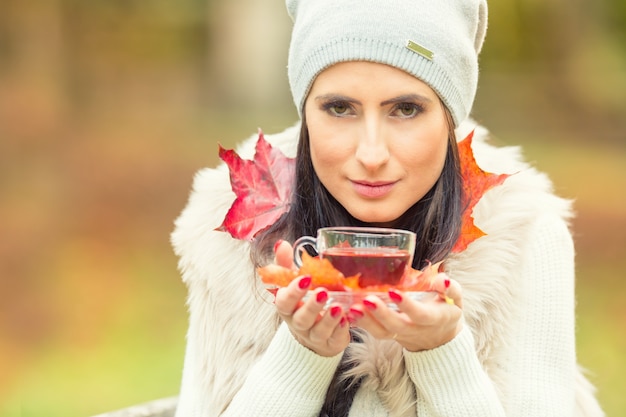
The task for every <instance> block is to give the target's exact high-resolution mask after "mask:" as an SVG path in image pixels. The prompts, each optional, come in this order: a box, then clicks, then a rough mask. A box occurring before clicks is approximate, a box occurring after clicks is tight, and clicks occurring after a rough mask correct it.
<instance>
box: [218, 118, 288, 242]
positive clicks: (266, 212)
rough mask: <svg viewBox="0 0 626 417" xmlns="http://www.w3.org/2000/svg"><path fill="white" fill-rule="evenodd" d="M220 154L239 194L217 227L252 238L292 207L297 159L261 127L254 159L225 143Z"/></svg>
mask: <svg viewBox="0 0 626 417" xmlns="http://www.w3.org/2000/svg"><path fill="white" fill-rule="evenodd" d="M219 157H220V159H222V160H223V161H224V162H225V163H226V165H228V169H229V171H230V183H231V186H232V189H233V192H234V193H235V195H236V196H237V198H236V199H235V202H234V203H233V205H232V206H231V207H230V210H228V213H226V217H225V218H224V221H223V222H222V224H221V225H220V227H218V228H217V229H216V230H220V231H226V232H228V233H230V234H231V236H232V237H234V238H236V239H242V240H252V239H253V238H254V236H256V234H257V233H259V232H260V231H262V230H264V229H265V228H267V227H269V226H271V225H272V224H274V223H275V222H276V221H277V220H278V219H279V218H280V216H282V215H283V213H285V212H286V211H287V210H288V209H289V202H290V197H291V192H292V188H293V179H294V168H295V159H294V158H288V157H286V156H285V155H284V154H283V153H282V152H281V151H280V150H279V149H278V148H273V147H272V145H270V143H269V142H267V141H266V140H265V138H264V137H263V132H261V130H259V139H258V140H257V143H256V148H255V154H254V159H253V160H244V159H241V158H240V157H239V155H238V154H237V152H235V151H234V150H227V149H224V148H222V146H221V145H220V147H219Z"/></svg>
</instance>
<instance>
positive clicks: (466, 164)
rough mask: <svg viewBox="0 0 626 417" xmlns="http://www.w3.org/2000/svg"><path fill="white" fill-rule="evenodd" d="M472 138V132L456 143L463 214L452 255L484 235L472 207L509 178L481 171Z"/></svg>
mask: <svg viewBox="0 0 626 417" xmlns="http://www.w3.org/2000/svg"><path fill="white" fill-rule="evenodd" d="M473 137H474V131H472V132H471V133H470V134H469V135H467V137H466V138H465V139H463V140H462V141H461V142H459V143H458V148H459V158H460V162H461V175H462V176H463V193H464V196H465V201H464V203H465V204H464V205H465V211H464V212H463V219H462V224H461V234H460V236H459V239H458V240H457V242H456V243H455V245H454V247H453V248H452V252H453V253H459V252H462V251H464V250H465V249H466V248H467V246H468V245H469V244H470V243H472V242H473V241H475V240H476V239H478V238H479V237H481V236H484V235H485V232H483V231H482V230H480V228H478V226H476V225H475V224H474V217H473V212H474V207H475V206H476V204H477V203H478V201H480V199H481V198H482V197H483V195H484V194H485V193H486V192H487V191H489V190H490V189H492V188H493V187H495V186H497V185H500V184H502V183H503V182H504V180H506V179H507V178H508V177H509V176H510V175H509V174H492V173H490V172H486V171H483V170H482V169H481V168H480V167H479V166H478V164H477V163H476V159H475V158H474V152H473V151H472V138H473Z"/></svg>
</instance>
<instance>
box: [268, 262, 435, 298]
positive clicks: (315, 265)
mask: <svg viewBox="0 0 626 417" xmlns="http://www.w3.org/2000/svg"><path fill="white" fill-rule="evenodd" d="M441 265H442V262H438V263H436V264H430V263H429V264H428V266H426V267H425V268H424V269H422V270H421V271H419V270H416V269H413V268H410V269H409V270H408V271H407V273H406V274H405V275H404V277H403V278H402V280H401V281H400V282H399V283H398V284H397V285H385V284H382V285H373V286H367V287H365V288H363V287H360V286H359V275H353V276H350V277H345V276H344V275H343V274H342V273H341V272H340V271H339V270H337V269H336V268H335V267H334V266H333V265H332V264H331V263H330V261H329V260H328V259H321V258H318V257H313V256H311V255H309V254H308V253H306V252H303V253H302V266H301V267H300V269H298V270H297V271H296V270H294V269H289V268H285V267H283V266H280V265H276V264H270V265H267V266H264V267H261V268H258V269H257V272H258V274H259V276H260V277H261V281H263V283H264V284H266V285H271V286H276V287H286V286H287V285H289V283H290V282H291V281H293V280H294V279H295V278H296V277H299V276H303V275H310V276H311V288H312V289H313V288H319V287H324V288H326V289H327V290H329V291H368V292H387V291H389V290H390V289H392V288H395V289H399V290H402V291H431V289H432V282H433V279H434V277H435V276H436V275H437V274H438V273H439V269H440V267H441ZM274 291H275V290H272V292H274Z"/></svg>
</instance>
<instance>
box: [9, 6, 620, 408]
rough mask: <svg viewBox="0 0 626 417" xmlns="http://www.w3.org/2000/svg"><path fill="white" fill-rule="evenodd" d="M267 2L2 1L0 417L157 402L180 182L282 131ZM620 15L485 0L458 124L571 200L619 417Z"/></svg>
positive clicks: (277, 52)
mask: <svg viewBox="0 0 626 417" xmlns="http://www.w3.org/2000/svg"><path fill="white" fill-rule="evenodd" d="M289 31H290V20H289V18H288V16H287V14H286V12H285V11H284V4H283V1H282V0H272V1H270V0H232V1H210V0H179V1H176V2H172V1H165V0H150V1H146V0H144V1H142V0H106V1H105V0H89V1H80V0H31V1H24V0H0V375H2V376H1V377H0V415H1V416H47V417H55V416H64V417H67V416H89V415H92V414H96V413H101V412H105V411H109V410H114V409H118V408H122V407H126V406H130V405H133V404H137V403H140V402H145V401H149V400H152V399H156V398H160V397H165V396H171V395H176V394H177V392H178V386H179V381H180V377H181V369H182V362H183V354H184V345H185V331H186V326H187V316H186V307H185V296H186V290H185V288H184V286H183V284H182V283H181V280H180V276H179V273H178V271H177V268H176V263H177V260H176V258H175V256H174V255H173V253H172V250H171V248H170V244H169V234H170V232H171V231H172V229H173V221H174V219H175V218H176V217H177V216H178V214H179V212H180V211H181V210H182V208H183V207H184V205H185V204H186V200H187V197H188V194H189V190H190V185H191V181H192V177H193V175H194V172H195V171H196V170H198V169H199V168H201V167H205V166H214V165H215V164H217V161H218V159H217V143H218V141H219V142H220V143H222V144H223V145H224V146H225V147H232V146H234V145H235V144H236V143H237V142H238V141H240V140H242V139H243V138H244V137H248V136H249V135H251V134H253V133H254V132H256V129H257V128H258V127H261V128H263V130H264V131H265V132H267V133H272V132H277V131H279V130H281V129H283V128H285V127H287V126H288V125H290V124H291V123H293V122H294V121H295V120H296V112H295V111H294V108H293V105H292V103H291V98H290V95H289V91H288V84H287V78H286V69H285V68H286V56H287V47H288V41H289ZM624 45H626V2H624V1H623V0H600V1H594V2H591V1H584V0H577V1H571V0H551V1H538V0H525V1H523V0H498V1H492V2H491V5H490V27H489V30H488V36H487V42H486V44H485V47H484V50H483V54H482V73H481V77H482V78H481V83H480V87H479V90H478V96H477V100H476V106H475V111H474V117H475V118H476V119H477V120H478V121H480V122H481V123H483V124H485V125H486V126H487V127H489V128H490V129H491V131H492V132H493V134H494V138H495V139H494V141H495V142H496V143H499V144H503V145H509V144H519V145H522V146H523V147H524V150H525V154H526V155H527V157H528V158H529V159H530V160H531V161H533V163H534V164H535V165H536V166H537V167H539V168H540V169H542V170H544V171H546V172H548V173H549V174H550V175H551V176H552V178H553V180H554V182H555V187H556V190H557V192H558V193H560V194H561V195H563V196H565V197H569V198H573V199H575V200H576V209H577V212H578V217H577V219H576V221H575V222H574V230H575V236H576V244H577V249H578V265H577V269H578V284H577V290H578V350H579V359H580V362H581V363H582V364H583V365H584V366H585V367H587V368H588V369H589V371H590V378H591V380H592V381H593V382H594V383H595V384H596V385H597V386H598V388H599V394H598V395H599V398H600V400H601V402H602V404H603V406H604V408H605V410H606V411H607V415H609V416H614V417H618V416H623V415H626V397H625V396H624V395H623V389H624V383H623V380H624V379H623V375H624V373H626V324H625V323H626V303H624V300H623V297H624V296H623V293H624V290H626V280H624V271H625V270H626V233H625V232H626V47H625V46H624Z"/></svg>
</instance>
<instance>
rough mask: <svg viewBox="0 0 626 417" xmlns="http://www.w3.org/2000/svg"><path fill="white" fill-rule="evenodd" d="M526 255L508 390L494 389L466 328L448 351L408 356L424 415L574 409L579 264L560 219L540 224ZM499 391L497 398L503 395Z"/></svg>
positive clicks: (517, 414) (515, 416)
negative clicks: (576, 288)
mask: <svg viewBox="0 0 626 417" xmlns="http://www.w3.org/2000/svg"><path fill="white" fill-rule="evenodd" d="M528 237H529V239H528V244H527V245H526V250H525V252H524V253H523V258H522V259H523V262H522V271H521V274H520V275H519V276H521V277H522V279H524V284H523V285H520V290H519V294H517V296H516V302H517V303H519V309H518V311H519V316H518V317H516V319H515V321H516V324H515V328H514V331H513V332H512V333H511V340H508V342H510V343H509V344H508V346H507V347H506V349H507V350H508V352H509V353H508V355H507V357H508V360H507V363H506V364H504V365H503V366H505V367H506V372H507V374H508V375H509V379H508V383H507V386H506V387H498V388H499V389H498V390H496V389H495V387H494V384H493V382H492V381H491V380H490V379H489V377H488V375H487V373H486V372H485V371H484V370H483V368H482V367H481V365H480V362H479V361H478V358H477V356H476V352H475V350H474V346H473V338H472V334H471V331H470V330H469V329H468V328H467V327H466V328H465V329H464V330H463V331H462V332H461V333H460V334H459V335H458V336H457V337H456V338H455V339H454V340H452V341H451V342H449V343H447V344H446V345H443V346H440V347H439V348H437V349H433V350H430V351H425V352H417V353H410V352H405V363H406V365H407V371H408V372H409V376H410V377H411V379H412V380H413V382H414V383H415V386H416V389H417V393H418V395H417V396H418V400H417V401H418V403H417V409H418V415H419V416H433V417H434V416H455V417H459V416H468V417H469V416H477V415H480V416H505V415H506V416H509V417H522V416H524V417H527V416H539V415H542V416H563V417H566V416H567V417H570V416H572V415H573V409H574V404H575V400H574V390H575V388H574V384H575V382H574V381H575V378H574V374H575V369H576V358H575V339H574V260H573V255H574V251H573V244H572V238H571V234H570V233H569V230H568V229H567V226H566V224H565V223H564V221H563V220H561V219H560V218H557V217H554V216H545V217H543V218H539V219H538V220H536V221H535V224H534V226H533V227H532V230H531V233H530V234H529V235H528ZM498 393H499V394H498Z"/></svg>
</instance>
